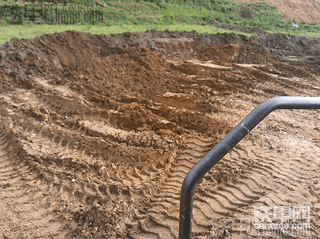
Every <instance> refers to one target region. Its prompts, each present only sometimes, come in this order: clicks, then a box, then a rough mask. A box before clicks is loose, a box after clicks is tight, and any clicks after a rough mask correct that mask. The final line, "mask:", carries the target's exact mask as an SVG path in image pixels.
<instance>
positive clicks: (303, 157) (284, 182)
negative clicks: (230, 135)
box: [0, 30, 320, 238]
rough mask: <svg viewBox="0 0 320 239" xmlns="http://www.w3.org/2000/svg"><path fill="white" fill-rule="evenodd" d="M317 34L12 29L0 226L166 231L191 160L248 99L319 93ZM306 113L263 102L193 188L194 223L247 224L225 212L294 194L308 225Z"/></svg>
mask: <svg viewBox="0 0 320 239" xmlns="http://www.w3.org/2000/svg"><path fill="white" fill-rule="evenodd" d="M281 41H283V42H281ZM310 42H313V43H314V44H313V45H309V43H310ZM319 42H320V41H319V39H317V38H308V37H297V36H294V37H293V36H286V35H282V34H275V35H268V34H261V35H259V36H257V37H252V38H247V37H245V36H239V35H235V34H230V35H228V34H218V35H210V34H197V33H195V32H189V33H188V32H168V31H160V32H158V31H154V30H152V31H147V32H146V33H124V34H119V35H90V34H86V33H80V32H75V31H68V32H64V33H59V34H54V35H42V36H41V37H37V38H34V39H30V40H20V39H13V40H11V41H10V42H8V43H6V44H5V45H4V46H1V47H0V51H1V53H5V54H0V55H3V56H5V57H4V58H3V59H0V77H1V79H2V80H1V81H0V84H1V85H0V100H1V106H0V132H1V135H0V136H1V137H0V177H1V178H2V179H3V183H2V184H1V187H0V190H2V191H1V192H2V193H1V194H0V202H1V205H5V207H4V209H3V214H2V215H3V217H0V220H1V224H0V233H2V234H3V235H5V236H6V237H9V238H22V237H31V236H33V237H38V238H56V237H58V238H59V237H60V238H127V237H128V238H177V233H178V232H177V230H178V218H179V216H178V213H179V212H178V208H179V193H180V187H181V183H182V180H183V178H184V176H185V175H186V173H187V172H188V171H189V170H190V168H191V167H192V166H193V165H194V164H195V163H196V162H197V161H198V160H199V159H200V158H201V157H203V156H204V154H205V153H206V152H207V151H208V150H210V149H211V148H212V147H213V145H214V144H216V143H217V142H218V141H219V140H220V139H221V138H222V137H223V136H224V135H225V134H226V133H227V132H228V131H230V130H231V129H232V128H233V126H235V125H236V123H238V122H239V121H240V119H242V118H243V117H244V116H245V115H246V114H247V113H248V112H249V111H250V110H252V109H253V107H255V106H256V105H257V104H258V103H260V102H262V101H264V100H266V99H268V98H271V97H274V96H280V95H282V96H283V95H295V96H296V95H301V96H305V95H308V96H317V95H319V90H320V83H319V80H320V75H319V68H318V65H317V60H318V59H319V56H318V55H317V54H318V53H317V52H316V50H315V49H316V47H317V46H318V45H317V44H319ZM295 44H296V45H295ZM299 50H302V51H303V56H305V57H304V58H299V57H289V56H292V55H293V56H297V55H298V56H299V54H300V52H299ZM275 56H279V57H281V60H282V61H279V59H278V58H276V57H275ZM312 59H313V60H312ZM306 62H307V63H306ZM317 115H318V114H317V111H309V112H305V111H299V112H296V111H292V112H291V111H290V112H287V111H286V112H284V111H279V112H278V113H276V114H273V115H271V116H270V117H269V118H267V120H266V121H265V123H263V124H262V125H261V127H259V128H257V129H256V130H255V131H254V132H252V133H251V134H250V135H249V136H248V137H246V139H245V140H244V141H242V143H241V144H239V145H238V146H237V147H236V148H235V149H234V150H232V152H231V153H230V154H228V156H226V158H225V159H224V160H223V161H222V162H221V163H219V164H218V165H217V166H216V167H215V168H214V169H212V170H211V171H210V173H208V174H207V175H206V176H205V177H204V178H203V179H202V180H201V182H200V184H199V185H198V186H197V188H196V190H195V192H196V196H195V202H194V222H193V235H194V237H197V238H208V237H211V236H214V235H219V234H221V233H226V232H225V230H227V232H228V233H230V234H232V238H241V236H243V234H245V236H246V237H247V238H252V237H255V235H254V233H253V232H251V233H250V232H248V231H247V232H244V231H241V230H238V229H237V228H232V227H230V222H231V221H232V220H233V219H241V218H248V217H252V216H253V215H254V212H253V210H254V206H256V205H265V206H269V207H273V206H274V205H277V206H288V205H289V206H293V205H300V206H302V204H303V206H311V207H312V213H313V214H312V215H313V216H312V218H311V223H312V228H313V230H312V232H311V233H313V234H312V235H313V236H315V237H318V236H319V235H320V226H319V225H318V222H317V219H316V218H318V217H319V206H318V205H319V203H320V201H319V198H318V195H319V193H320V189H319V187H318V186H317V185H318V184H317V183H316V182H318V181H319V180H320V178H319V175H318V173H317V166H319V165H318V164H319V162H318V161H317V159H316V156H315V155H317V154H319V151H320V148H319V142H320V139H319V136H318V131H319V123H318V120H317V119H318V118H317V117H318V116H317ZM306 122H307V123H306ZM288 142H289V143H288ZM301 147H303V149H302V148H301ZM283 168H286V169H285V170H280V169H283ZM295 180H299V182H300V184H299V183H297V182H296V181H295ZM19 195H24V196H21V197H19ZM292 198H293V199H292ZM16 200H18V201H16ZM15 205H16V206H15ZM9 218H11V219H10V220H8V219H9ZM43 218H44V219H45V220H44V222H45V223H42V221H41V220H43ZM217 218H224V222H225V223H224V224H223V223H222V224H221V223H220V224H219V223H218V224H217V223H214V224H213V222H215V221H214V220H215V219H217ZM40 219H41V220H40ZM39 221H41V223H40V222H39ZM22 225H27V226H22ZM226 228H227V229H226Z"/></svg>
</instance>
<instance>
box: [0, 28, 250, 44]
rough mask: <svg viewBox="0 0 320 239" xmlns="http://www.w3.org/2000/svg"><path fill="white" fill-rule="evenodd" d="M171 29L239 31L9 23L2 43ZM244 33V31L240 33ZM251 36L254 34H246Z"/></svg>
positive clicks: (207, 30)
mask: <svg viewBox="0 0 320 239" xmlns="http://www.w3.org/2000/svg"><path fill="white" fill-rule="evenodd" d="M150 29H156V30H166V29H167V30H169V31H193V30H195V31H196V32H198V33H210V34H216V33H232V32H233V33H237V34H239V33H240V32H237V31H229V30H224V29H220V28H216V27H214V26H198V25H185V24H177V25H167V26H166V25H123V26H121V27H119V26H103V25H49V24H41V25H38V24H29V25H24V26H21V25H9V26H0V31H1V36H0V44H4V43H5V42H7V41H10V39H11V38H23V39H28V38H34V37H37V36H40V35H42V34H53V33H58V32H64V31H67V30H76V31H80V32H88V33H91V34H116V33H123V32H145V31H146V30H150ZM240 34H243V33H240ZM246 35H247V36H251V35H252V34H246Z"/></svg>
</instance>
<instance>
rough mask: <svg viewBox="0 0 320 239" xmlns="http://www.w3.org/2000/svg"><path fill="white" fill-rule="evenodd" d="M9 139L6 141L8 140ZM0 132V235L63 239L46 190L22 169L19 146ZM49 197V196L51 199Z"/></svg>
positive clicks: (25, 167)
mask: <svg viewBox="0 0 320 239" xmlns="http://www.w3.org/2000/svg"><path fill="white" fill-rule="evenodd" d="M8 138H9V139H8ZM10 138H11V137H10V136H8V135H7V134H6V130H4V128H3V125H2V127H1V129H0V181H1V185H0V205H1V216H0V234H1V235H2V236H3V237H4V238H24V237H30V238H65V230H64V229H63V225H62V224H61V222H60V220H58V218H57V217H56V212H55V211H56V210H57V208H56V207H55V200H54V198H51V197H50V195H51V192H50V190H51V189H50V187H48V186H47V185H45V184H43V182H42V181H41V180H40V179H39V178H38V176H37V174H35V173H34V170H32V166H31V165H32V164H31V165H30V166H27V165H25V163H24V159H21V158H20V157H24V155H23V154H21V153H19V151H20V150H19V145H17V144H16V142H13V141H12V138H11V139H10ZM51 196H52V195H51Z"/></svg>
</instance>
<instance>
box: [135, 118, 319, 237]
mask: <svg viewBox="0 0 320 239" xmlns="http://www.w3.org/2000/svg"><path fill="white" fill-rule="evenodd" d="M282 114H283V113H282ZM282 119H284V120H285V118H282ZM286 129H288V130H290V127H287V128H286ZM257 131H258V132H253V133H251V135H250V136H249V137H247V138H246V139H244V140H243V141H242V142H241V143H240V144H239V145H237V146H236V147H235V149H233V150H232V151H231V152H230V153H229V154H228V155H226V156H225V157H224V159H223V160H222V161H221V162H220V163H218V164H217V165H216V167H215V168H214V169H213V170H211V171H210V172H209V173H208V174H206V175H205V177H204V179H203V180H201V181H200V183H199V185H198V186H197V187H196V189H195V196H194V210H193V236H208V238H209V237H210V236H218V235H219V234H220V235H222V234H223V233H224V232H225V231H227V232H228V233H231V234H230V235H232V238H243V237H250V238H251V237H256V236H257V235H256V234H255V233H257V232H255V231H254V230H253V229H251V231H249V232H248V231H245V230H244V229H243V228H242V229H241V227H240V229H239V228H237V224H233V223H235V220H244V221H245V220H246V221H250V222H253V215H254V211H253V210H254V206H266V207H270V208H272V207H274V206H280V207H281V206H311V212H314V213H315V214H314V215H313V216H312V217H311V220H310V222H311V228H312V229H311V231H312V233H313V235H314V236H315V235H319V230H315V227H314V226H315V225H317V218H318V216H317V214H316V209H315V210H314V211H313V209H312V208H313V206H312V205H313V203H316V202H318V203H319V198H318V199H317V197H315V196H314V194H315V193H314V192H313V188H314V186H310V180H313V181H314V182H315V183H316V184H315V185H316V187H315V188H317V189H318V188H320V187H318V186H317V184H318V182H319V179H320V177H319V175H318V173H317V172H318V170H317V168H318V167H319V166H320V164H319V162H317V161H315V160H312V159H310V156H308V157H305V156H303V160H300V159H299V157H297V156H296V155H294V154H290V152H292V150H290V149H288V146H286V143H287V141H285V140H284V141H282V142H283V143H282V142H281V141H280V145H279V146H280V147H282V149H281V150H280V151H279V149H278V150H276V148H274V147H278V146H277V145H274V144H272V143H271V142H269V141H268V140H266V141H263V139H261V136H260V134H261V133H262V135H263V131H262V130H261V129H258V130H257ZM266 136H267V135H264V136H262V137H266ZM278 137H279V136H278ZM288 137H289V138H292V137H294V135H288ZM297 140H298V138H297ZM259 141H260V142H259ZM204 142H205V141H200V139H197V138H191V139H190V140H189V139H186V144H187V148H186V149H185V150H183V151H182V152H181V153H180V154H178V155H177V159H176V161H175V163H174V164H173V165H172V169H171V172H170V174H169V175H168V176H167V178H168V180H166V183H164V184H163V185H162V187H161V189H160V190H159V193H158V194H157V195H156V197H155V199H153V202H154V203H153V204H152V205H154V204H156V206H151V209H149V211H148V213H147V214H146V215H145V216H141V219H140V220H139V221H138V223H137V224H135V225H130V228H131V227H132V228H131V229H129V235H130V238H178V217H179V215H178V211H179V210H178V208H179V199H180V198H179V197H180V189H181V184H182V181H183V178H184V176H185V175H186V173H187V172H188V171H189V170H190V169H191V167H192V166H193V165H194V163H196V162H197V161H198V160H199V159H200V158H201V157H202V156H204V154H205V153H207V152H208V151H209V150H210V149H211V148H212V146H213V145H214V143H212V142H210V140H209V141H207V142H206V143H204ZM257 142H259V143H257ZM289 142H290V141H289ZM308 144H309V143H308V142H307V145H308ZM272 145H273V147H272ZM266 146H267V147H266ZM312 149H316V150H317V151H316V152H315V153H316V154H319V152H320V151H319V148H318V149H317V148H312ZM190 152H192V153H190ZM288 153H289V155H288ZM319 155H320V154H319ZM311 156H312V155H311ZM279 159H281V160H279ZM234 165H236V166H237V167H236V168H235V169H236V170H235V171H234V170H233V169H234V168H233V166H234ZM228 168H229V169H231V170H230V171H231V174H230V173H229V174H228V173H227V176H226V177H224V175H223V173H226V171H228ZM177 171H179V173H178V174H177V173H176V172H177ZM242 171H245V172H242ZM221 172H223V173H222V174H221ZM217 174H218V175H219V174H220V178H219V177H215V176H216V175H217ZM212 179H214V180H212ZM219 179H220V180H221V179H222V180H221V181H218V180H219ZM223 179H225V180H223ZM233 179H234V181H233ZM312 183H313V182H311V184H312ZM298 192H299V194H298ZM317 192H318V191H317ZM172 208H176V209H175V211H174V212H172V211H171V210H172ZM170 209H171V210H170ZM159 214H160V215H159ZM217 222H218V223H217ZM243 226H244V224H243V225H242V227H243ZM206 238H207V237H206Z"/></svg>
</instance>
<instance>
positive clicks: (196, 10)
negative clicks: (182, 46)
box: [0, 0, 320, 43]
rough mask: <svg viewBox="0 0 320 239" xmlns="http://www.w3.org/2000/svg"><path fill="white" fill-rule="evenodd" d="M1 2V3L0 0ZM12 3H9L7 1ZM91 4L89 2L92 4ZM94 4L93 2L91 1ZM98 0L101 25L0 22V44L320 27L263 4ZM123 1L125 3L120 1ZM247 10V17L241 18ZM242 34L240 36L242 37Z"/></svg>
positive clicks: (310, 31) (313, 31)
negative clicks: (70, 34)
mask: <svg viewBox="0 0 320 239" xmlns="http://www.w3.org/2000/svg"><path fill="white" fill-rule="evenodd" d="M0 1H1V0H0ZM11 1H13V0H11ZM63 1H68V2H70V1H71V2H74V3H90V1H91V0H63ZM92 1H93V0H92ZM94 1H96V0H94ZM111 1H113V0H110V1H109V0H100V2H103V3H104V8H103V11H104V15H105V19H104V22H103V23H102V24H99V25H88V24H74V25H64V24H63V25H62V24H61V25H59V24H54V25H49V24H29V23H26V21H24V20H23V21H22V23H24V25H15V24H9V23H8V22H5V21H4V20H0V30H1V34H0V43H4V42H6V41H8V40H10V38H12V37H17V38H31V37H35V36H37V35H41V34H45V33H55V32H62V31H66V30H77V31H83V32H90V33H92V34H101V33H104V34H109V33H122V32H126V31H130V32H141V31H146V30H148V29H158V30H164V29H169V30H186V31H189V30H190V31H191V30H196V31H197V32H199V33H202V32H208V33H217V32H231V31H227V30H223V29H219V30H218V29H217V28H215V27H213V26H203V23H204V22H208V21H210V20H212V19H216V20H218V21H220V22H221V23H228V24H231V23H232V24H236V25H239V26H251V27H259V28H261V29H263V30H265V31H267V32H271V33H276V32H281V33H289V34H297V35H309V36H320V27H319V26H317V25H316V24H315V23H307V22H300V23H298V22H297V21H296V20H295V19H292V20H291V21H286V20H284V19H283V18H282V16H281V14H280V13H278V12H277V11H276V10H275V8H274V7H273V6H271V5H269V4H267V3H262V2H260V3H238V2H232V1H230V0H134V1H131V2H138V4H133V5H132V4H120V3H119V2H118V1H114V2H113V3H111ZM124 1H126V0H124ZM244 9H247V10H248V11H249V12H250V14H251V15H250V16H249V17H243V16H241V15H242V13H243V12H245V11H244ZM292 21H293V22H295V23H298V25H299V28H298V29H292V28H291V22H292ZM242 34H244V33H242Z"/></svg>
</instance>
